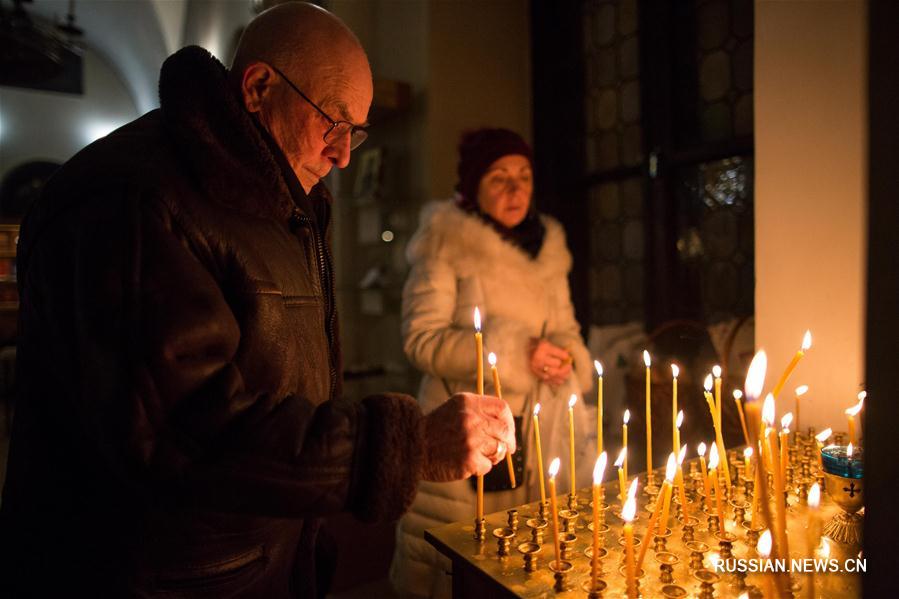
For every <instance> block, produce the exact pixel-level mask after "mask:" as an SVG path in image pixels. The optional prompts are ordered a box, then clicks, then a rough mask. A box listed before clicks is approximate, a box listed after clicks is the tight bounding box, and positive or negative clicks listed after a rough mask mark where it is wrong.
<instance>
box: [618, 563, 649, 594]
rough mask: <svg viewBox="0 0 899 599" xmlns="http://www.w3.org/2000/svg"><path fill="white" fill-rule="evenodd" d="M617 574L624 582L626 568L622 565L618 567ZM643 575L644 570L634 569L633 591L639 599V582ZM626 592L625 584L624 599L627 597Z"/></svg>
mask: <svg viewBox="0 0 899 599" xmlns="http://www.w3.org/2000/svg"><path fill="white" fill-rule="evenodd" d="M618 574H619V575H620V576H622V577H623V578H624V579H625V580H626V579H627V566H626V565H624V564H622V565H621V566H619V567H618ZM645 574H646V570H644V569H643V568H636V569H635V571H634V587H635V589H634V590H635V591H636V593H637V597H640V582H641V581H642V580H643V576H644V575H645ZM626 591H627V585H626V584H625V597H627V594H626Z"/></svg>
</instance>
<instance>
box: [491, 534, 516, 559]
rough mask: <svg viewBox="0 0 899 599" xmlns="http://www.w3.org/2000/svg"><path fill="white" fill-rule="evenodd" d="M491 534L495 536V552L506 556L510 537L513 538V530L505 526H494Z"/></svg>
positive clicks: (510, 541) (510, 540)
mask: <svg viewBox="0 0 899 599" xmlns="http://www.w3.org/2000/svg"><path fill="white" fill-rule="evenodd" d="M493 536H494V537H496V541H497V543H496V545H497V553H499V556H500V557H506V556H507V555H509V546H510V545H511V543H512V539H514V538H515V531H514V530H512V529H511V528H505V527H504V528H494V529H493Z"/></svg>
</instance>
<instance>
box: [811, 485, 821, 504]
mask: <svg viewBox="0 0 899 599" xmlns="http://www.w3.org/2000/svg"><path fill="white" fill-rule="evenodd" d="M820 502H821V487H819V486H818V483H815V484H813V485H812V486H811V488H810V489H809V490H808V506H809V507H811V508H816V507H818V504H819V503H820Z"/></svg>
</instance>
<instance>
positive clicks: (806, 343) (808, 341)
mask: <svg viewBox="0 0 899 599" xmlns="http://www.w3.org/2000/svg"><path fill="white" fill-rule="evenodd" d="M811 347H812V332H811V331H806V332H805V335H804V336H803V337H802V351H808V350H809V349H811Z"/></svg>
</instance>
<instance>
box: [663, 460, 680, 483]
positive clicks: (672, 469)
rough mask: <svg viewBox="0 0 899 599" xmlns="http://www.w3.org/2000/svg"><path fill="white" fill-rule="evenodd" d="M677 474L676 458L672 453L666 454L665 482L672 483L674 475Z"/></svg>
mask: <svg viewBox="0 0 899 599" xmlns="http://www.w3.org/2000/svg"><path fill="white" fill-rule="evenodd" d="M676 472H677V458H676V457H675V456H674V453H669V454H668V465H666V466H665V480H667V481H668V482H669V483H670V482H674V474H675V473H676Z"/></svg>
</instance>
